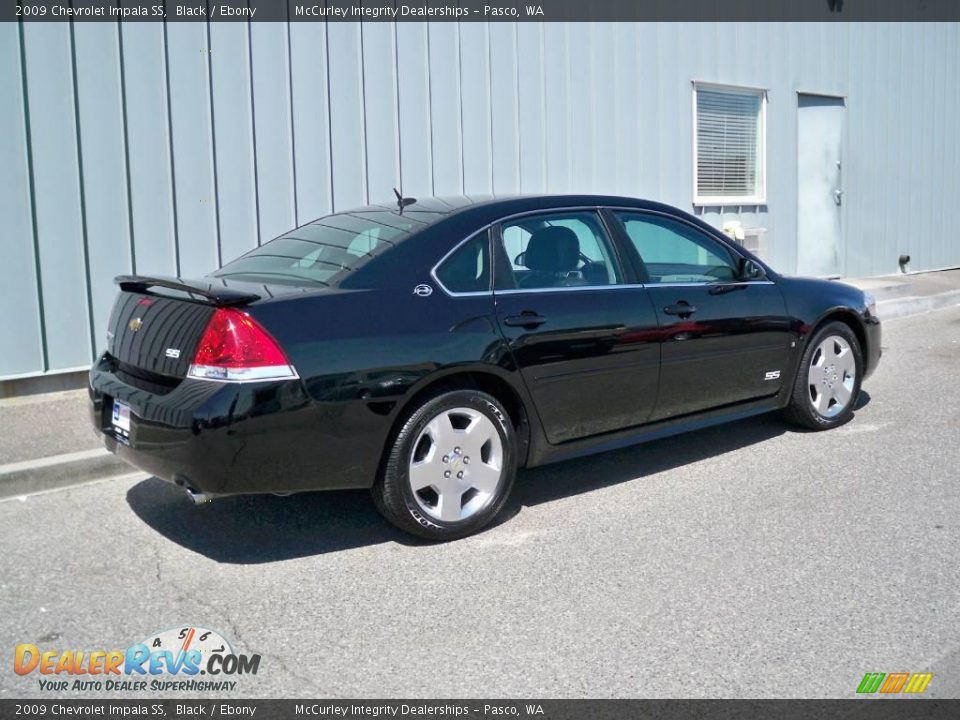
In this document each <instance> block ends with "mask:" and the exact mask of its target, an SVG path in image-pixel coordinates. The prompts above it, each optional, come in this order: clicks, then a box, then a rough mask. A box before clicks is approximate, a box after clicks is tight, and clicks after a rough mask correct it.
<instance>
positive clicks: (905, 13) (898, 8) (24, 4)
mask: <svg viewBox="0 0 960 720" xmlns="http://www.w3.org/2000/svg"><path fill="white" fill-rule="evenodd" d="M70 20H73V21H77V22H104V21H107V22H110V21H117V20H124V21H128V22H131V21H132V22H164V21H170V22H197V21H199V22H208V21H209V22H247V21H252V22H277V21H291V22H358V21H364V22H394V21H397V22H405V21H413V22H423V21H432V22H471V21H473V22H528V21H529V22H563V21H574V22H618V21H620V22H660V21H680V22H683V21H694V20H700V21H727V22H751V21H786V22H809V21H828V22H831V21H832V22H862V21H888V22H889V21H914V22H916V21H919V22H924V21H926V22H935V21H940V22H945V21H951V22H957V21H960V0H523V1H522V2H518V1H516V0H500V1H497V0H487V1H486V2H474V1H473V0H451V1H448V2H444V1H443V0H430V1H417V0H413V1H412V2H391V1H390V0H381V1H379V2H378V1H377V0H367V1H366V2H346V1H343V0H328V2H294V1H293V0H220V1H219V2H203V1H199V2H189V1H187V2H182V1H181V2H172V1H171V0H0V21H8V22H9V21H24V22H64V21H70Z"/></svg>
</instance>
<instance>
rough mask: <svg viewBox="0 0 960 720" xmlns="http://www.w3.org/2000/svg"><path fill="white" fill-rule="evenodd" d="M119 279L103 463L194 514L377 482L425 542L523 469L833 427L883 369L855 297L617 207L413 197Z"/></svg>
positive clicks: (101, 419)
mask: <svg viewBox="0 0 960 720" xmlns="http://www.w3.org/2000/svg"><path fill="white" fill-rule="evenodd" d="M117 282H118V283H119V285H120V294H119V296H118V298H117V301H116V304H115V306H114V309H113V314H112V317H111V320H110V332H109V336H108V342H107V348H106V351H105V352H104V353H103V355H102V356H101V357H100V358H99V360H98V361H97V363H96V364H95V366H94V367H93V369H92V370H91V373H90V397H91V413H92V419H93V422H94V424H95V426H96V427H97V429H98V430H99V431H100V432H101V433H102V434H103V436H104V442H105V443H106V445H107V447H108V448H109V449H110V450H112V451H113V452H115V453H117V454H118V455H119V456H120V457H122V458H124V459H126V460H127V461H129V462H130V463H132V464H133V465H135V466H137V467H139V468H142V469H143V470H145V471H147V472H149V473H152V474H154V475H156V476H158V477H160V478H163V479H166V480H169V481H171V482H174V483H177V484H178V485H180V486H182V487H184V488H185V489H186V490H187V491H188V492H189V493H191V494H192V495H193V496H195V497H207V496H217V495H230V494H240V493H292V492H299V491H307V490H322V489H335V488H372V491H373V498H374V501H375V502H376V505H377V507H378V508H379V509H380V510H381V511H382V512H383V514H384V515H385V516H386V517H387V518H388V519H389V520H390V521H392V522H393V523H395V524H396V525H398V526H399V527H401V528H403V529H404V530H407V531H409V532H412V533H415V534H417V535H420V536H423V537H427V538H433V539H452V538H457V537H462V536H465V535H468V534H470V533H472V532H475V531H477V530H478V529H480V528H482V527H483V526H484V525H486V524H487V523H489V522H490V520H491V519H492V518H493V517H494V516H495V515H496V514H497V512H498V511H499V510H500V509H501V508H502V506H503V505H504V503H505V502H506V500H507V496H508V494H509V492H510V488H511V486H512V484H513V481H514V476H515V475H516V472H517V468H519V467H531V466H534V465H541V464H544V463H548V462H552V461H556V460H563V459H566V458H571V457H575V456H578V455H584V454H587V453H591V452H596V451H601V450H607V449H611V448H616V447H621V446H624V445H628V444H631V443H636V442H642V441H644V440H651V439H655V438H659V437H663V436H666V435H669V434H673V433H678V432H683V431H686V430H692V429H696V428H701V427H705V426H707V425H711V424H715V423H719V422H723V421H728V420H736V419H739V418H744V417H747V416H750V415H755V414H758V413H763V412H768V411H772V410H783V411H784V413H785V415H786V416H787V418H788V419H789V420H791V421H792V422H794V423H797V424H799V425H802V426H804V427H806V428H811V429H817V430H819V429H828V428H832V427H836V426H838V425H840V424H842V423H844V422H846V421H847V420H849V419H850V417H851V415H852V413H853V409H854V404H855V401H856V398H857V395H858V393H859V390H860V383H861V382H862V381H863V379H864V378H866V377H867V376H868V375H869V374H870V373H871V372H872V371H873V370H874V368H875V367H876V366H877V362H878V360H879V357H880V323H879V321H878V319H877V317H876V311H875V307H874V306H873V300H872V298H870V297H869V296H866V295H865V294H864V293H863V292H861V291H860V290H857V289H855V288H852V287H849V286H847V285H843V284H840V283H836V282H830V281H824V280H813V279H802V278H792V277H784V276H781V275H779V274H778V273H776V272H774V271H773V270H772V269H771V268H769V267H768V266H767V265H766V264H764V263H763V262H762V261H760V260H759V259H758V258H756V257H754V256H752V255H751V254H750V253H748V252H746V251H745V250H744V249H743V248H742V247H740V246H738V245H737V244H735V243H733V242H731V241H729V240H728V239H727V238H726V236H724V235H723V234H722V233H719V232H718V231H717V230H715V229H714V228H712V227H710V226H709V225H707V224H705V223H703V222H702V221H700V220H698V219H697V218H694V217H692V216H690V215H688V214H686V213H684V212H682V211H680V210H677V209H675V208H672V207H668V206H665V205H661V204H657V203H652V202H646V201H641V200H634V199H629V198H620V197H605V196H541V197H514V198H484V199H478V198H463V197H458V198H430V199H420V200H416V201H414V200H412V199H403V200H402V201H400V202H398V203H397V205H383V206H369V207H363V208H359V209H356V210H352V211H349V212H343V213H336V214H333V215H329V216H327V217H324V218H321V219H319V220H316V221H314V222H312V223H309V224H307V225H304V226H302V227H299V228H297V229H296V230H292V231H290V232H288V233H286V234H285V235H283V236H281V237H279V238H277V239H275V240H272V241H271V242H268V243H266V244H264V245H262V246H260V247H258V248H256V249H254V250H252V251H250V252H249V253H247V254H246V255H244V256H242V257H240V258H239V259H237V260H234V261H233V262H231V263H229V264H227V265H225V266H224V267H223V268H221V269H220V270H218V271H217V272H215V273H213V274H212V275H210V276H208V277H205V278H203V279H199V280H186V279H179V278H167V277H148V276H138V275H134V276H123V277H120V278H117Z"/></svg>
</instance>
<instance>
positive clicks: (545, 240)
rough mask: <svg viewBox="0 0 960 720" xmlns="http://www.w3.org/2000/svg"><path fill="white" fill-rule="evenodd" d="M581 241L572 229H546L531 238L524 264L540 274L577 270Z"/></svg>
mask: <svg viewBox="0 0 960 720" xmlns="http://www.w3.org/2000/svg"><path fill="white" fill-rule="evenodd" d="M579 258H580V240H579V238H577V234H576V233H575V232H574V231H573V230H571V229H570V228H566V227H561V226H551V227H545V228H542V229H541V230H537V231H536V232H535V233H533V235H531V236H530V242H529V243H527V251H526V252H525V253H524V254H523V264H524V265H525V266H527V267H528V268H529V269H530V270H536V271H539V272H557V273H558V272H568V271H570V270H576V269H577V262H578V260H579Z"/></svg>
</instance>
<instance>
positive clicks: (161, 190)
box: [97, 23, 179, 283]
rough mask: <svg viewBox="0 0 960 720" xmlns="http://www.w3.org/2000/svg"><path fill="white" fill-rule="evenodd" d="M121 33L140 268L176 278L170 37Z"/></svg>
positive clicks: (150, 27) (125, 29) (145, 28)
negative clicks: (168, 62) (167, 51)
mask: <svg viewBox="0 0 960 720" xmlns="http://www.w3.org/2000/svg"><path fill="white" fill-rule="evenodd" d="M120 34H121V42H122V45H123V54H122V60H123V65H122V67H123V76H124V94H125V97H126V119H127V123H126V124H127V152H128V164H129V167H130V207H131V212H132V215H133V247H134V259H135V261H136V262H135V266H136V268H137V269H139V270H142V271H145V272H150V273H154V274H158V275H176V274H177V273H178V272H179V264H178V260H177V229H176V222H175V217H176V216H175V204H174V197H173V191H174V182H173V158H172V155H171V152H170V122H169V120H170V118H169V109H168V103H167V65H166V60H165V56H164V47H165V46H166V34H165V31H164V27H163V25H159V24H153V23H129V24H125V25H122V26H121V28H120ZM97 280H98V282H101V283H102V282H105V279H104V278H98V279H97Z"/></svg>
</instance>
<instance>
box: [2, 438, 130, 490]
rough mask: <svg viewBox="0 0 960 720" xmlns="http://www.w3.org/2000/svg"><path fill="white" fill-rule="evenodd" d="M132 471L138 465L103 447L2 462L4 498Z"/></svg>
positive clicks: (78, 483) (126, 473)
mask: <svg viewBox="0 0 960 720" xmlns="http://www.w3.org/2000/svg"><path fill="white" fill-rule="evenodd" d="M131 472H134V468H132V467H130V466H129V465H127V463H125V462H123V461H122V460H120V459H119V458H118V457H117V456H116V455H113V454H112V453H110V452H108V451H107V450H106V449H103V448H97V449H96V450H84V451H82V452H75V453H66V454H64V455H53V456H51V457H45V458H40V459H38V460H26V461H24V462H16V463H10V464H8V465H0V499H3V498H10V497H16V496H17V495H26V494H29V493H35V492H40V491H41V490H53V489H56V488H61V487H68V486H70V485H80V484H83V483H86V482H90V481H91V480H100V479H102V478H105V477H112V476H114V475H129V474H130V473H131Z"/></svg>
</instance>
